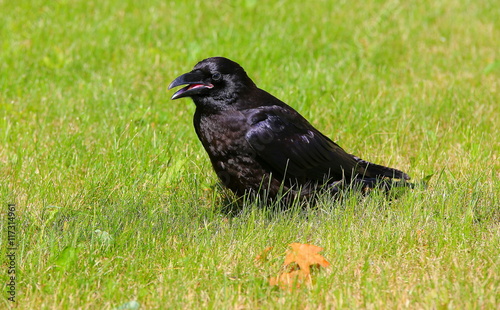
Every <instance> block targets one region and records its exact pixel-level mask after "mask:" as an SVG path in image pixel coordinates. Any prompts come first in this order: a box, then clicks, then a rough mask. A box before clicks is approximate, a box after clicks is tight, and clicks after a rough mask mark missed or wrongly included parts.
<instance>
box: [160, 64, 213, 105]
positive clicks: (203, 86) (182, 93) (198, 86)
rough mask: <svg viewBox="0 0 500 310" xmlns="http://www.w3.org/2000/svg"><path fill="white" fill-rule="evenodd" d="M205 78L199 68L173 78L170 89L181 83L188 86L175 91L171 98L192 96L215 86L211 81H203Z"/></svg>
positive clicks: (204, 92)
mask: <svg viewBox="0 0 500 310" xmlns="http://www.w3.org/2000/svg"><path fill="white" fill-rule="evenodd" d="M204 78H205V75H204V74H203V72H201V71H199V70H194V71H191V72H188V73H185V74H183V75H181V76H179V77H178V78H176V79H175V80H173V81H172V83H170V85H169V86H168V89H172V88H174V87H177V86H181V85H187V86H186V87H183V88H181V89H179V90H178V91H177V92H175V94H174V95H173V96H172V98H171V99H172V100H175V99H179V98H182V97H191V96H193V95H201V94H206V93H207V90H209V89H211V88H213V87H214V85H212V84H211V83H206V82H203V79H204Z"/></svg>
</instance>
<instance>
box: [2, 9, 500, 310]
mask: <svg viewBox="0 0 500 310" xmlns="http://www.w3.org/2000/svg"><path fill="white" fill-rule="evenodd" d="M499 21H500V12H499V10H498V4H497V3H496V2H495V1H488V0H484V1H465V0H444V1H427V0H426V1H420V2H416V1H415V2H410V3H407V2H400V1H363V2H360V3H354V2H352V1H351V2H349V1H344V2H335V1H326V0H325V1H319V0H313V1H308V2H304V1H301V2H298V1H297V2H296V3H295V4H294V3H285V2H282V1H280V2H276V3H275V4H264V3H263V2H262V3H261V2H257V1H252V0H247V1H233V2H223V1H191V2H189V1H184V2H179V1H178V2H175V3H174V2H173V1H171V2H167V1H153V0H146V1H128V0H127V1H64V0H63V1H39V0H31V1H23V0H19V1H0V46H1V49H0V116H1V118H0V182H1V186H0V191H1V192H0V193H1V204H2V205H1V213H0V214H1V215H2V217H1V221H0V225H1V228H2V237H1V240H2V246H1V247H2V257H3V258H2V261H3V262H4V264H3V265H2V266H3V267H2V270H1V271H0V274H1V278H0V279H1V280H2V283H7V282H8V278H7V276H8V275H7V263H6V262H5V261H6V259H5V254H3V253H4V252H6V251H7V246H6V245H7V243H6V242H7V215H8V214H7V211H8V207H7V204H8V203H15V204H16V214H17V232H18V234H17V245H18V249H17V252H16V253H17V260H16V263H17V273H16V275H17V279H16V280H17V290H16V293H17V296H16V300H17V301H16V304H13V303H11V302H9V301H8V300H7V296H8V295H7V291H6V288H5V287H4V289H3V291H2V293H3V297H5V298H2V299H1V301H0V307H2V308H3V307H5V306H9V307H12V306H14V305H17V306H18V307H19V308H20V309H114V308H115V309H117V308H119V307H120V306H122V308H125V303H127V302H130V301H134V300H135V301H137V302H138V303H139V304H140V307H141V309H167V308H172V309H197V308H212V309H253V308H261V309H269V308H277V309H279V308H281V309H331V308H369V309H381V308H412V309H437V308H440V309H441V308H442V309H464V308H481V309H496V308H498V306H499V305H500V226H499V224H500V209H499V205H500V203H499V192H500V180H499V178H500V159H499V153H500V138H499V136H500V130H499V129H500V122H499V120H500V108H499V102H500V93H499V92H500V59H499V54H498V52H499V46H500V39H499V38H500V22H499ZM218 55H220V56H226V57H229V58H231V59H233V60H235V61H237V62H239V63H240V64H241V65H242V66H243V67H244V68H245V69H246V70H247V72H248V73H249V75H250V76H251V77H252V78H253V79H254V80H255V82H256V83H257V84H258V85H259V86H260V87H261V88H264V89H266V90H268V91H270V92H271V93H273V94H274V95H276V96H277V97H279V98H281V99H282V100H284V101H285V102H287V103H289V104H290V105H291V106H293V107H295V108H296V109H297V110H298V111H299V112H301V113H302V114H303V115H304V116H305V117H306V118H308V119H309V120H310V121H311V122H312V123H313V124H314V125H315V126H317V127H318V128H319V129H320V130H321V131H322V132H324V133H325V134H327V135H328V136H330V137H331V138H332V139H334V140H335V141H337V142H338V143H339V144H340V145H342V146H343V147H344V148H345V149H346V150H347V151H349V152H351V153H354V154H356V155H359V156H360V157H362V158H364V159H367V160H370V161H374V162H376V163H380V164H384V165H389V166H394V167H397V168H400V169H402V170H404V171H407V172H408V173H409V174H410V175H411V176H412V177H413V179H415V180H419V179H421V178H423V177H424V176H426V175H429V174H432V173H434V174H435V175H434V176H433V178H432V179H431V182H430V184H429V188H428V189H427V190H415V191H412V192H409V193H406V194H405V195H403V196H402V197H400V198H399V199H397V200H394V201H388V200H387V199H385V198H384V197H382V196H381V195H376V194H375V195H372V196H370V197H367V198H364V199H357V198H356V197H353V198H352V199H347V200H345V201H341V202H335V201H331V200H329V199H323V200H322V201H321V203H320V204H319V205H318V207H317V208H315V209H307V210H296V209H292V210H289V211H287V212H277V211H273V210H272V209H271V208H259V207H257V206H255V205H254V204H252V203H251V202H249V203H248V205H246V206H245V207H244V210H243V212H242V213H241V214H239V215H237V216H232V215H228V214H226V213H225V212H224V211H223V209H224V204H225V202H224V200H223V199H222V197H221V195H222V194H221V192H220V191H218V190H214V188H213V185H214V184H215V183H216V176H215V174H214V173H213V172H212V170H211V167H210V163H209V161H208V158H207V156H206V154H205V152H204V150H203V149H202V147H201V145H200V143H199V142H198V140H197V138H196V135H195V133H194V129H193V127H192V123H191V122H192V115H193V113H194V105H193V104H192V102H191V101H190V100H188V99H184V100H179V101H174V102H172V101H170V100H169V97H170V96H171V94H172V93H171V92H168V91H167V86H168V84H169V82H170V81H171V80H173V79H174V78H175V77H177V76H178V75H179V74H181V73H184V72H186V71H188V70H190V69H191V67H192V66H194V64H195V63H196V62H197V61H199V60H201V59H203V58H206V57H210V56H218ZM96 230H99V231H100V233H98V232H96ZM292 242H302V243H312V244H315V245H318V246H321V247H323V248H324V251H323V252H322V254H323V255H324V256H325V257H326V258H327V259H328V260H329V261H330V262H331V263H332V265H331V268H330V269H329V270H325V271H323V272H320V273H318V274H317V275H316V276H315V278H314V281H315V283H314V285H313V286H312V287H311V288H301V289H298V290H295V291H292V292H287V291H281V290H279V289H277V288H274V287H271V286H269V284H268V279H269V277H271V276H275V275H276V273H277V272H279V270H280V265H281V263H282V260H283V255H284V252H285V250H286V248H287V244H289V243H292ZM268 246H273V247H274V248H273V250H272V252H271V257H272V259H271V260H270V261H269V262H267V263H256V262H255V261H254V257H255V256H256V255H257V254H259V253H260V252H261V251H262V250H263V249H264V248H266V247H268ZM3 249H5V251H4V250H3ZM129 305H131V304H129ZM129 308H133V307H129Z"/></svg>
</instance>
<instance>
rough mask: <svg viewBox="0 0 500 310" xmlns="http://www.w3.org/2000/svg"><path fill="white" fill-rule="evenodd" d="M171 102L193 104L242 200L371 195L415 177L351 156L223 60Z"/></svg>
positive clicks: (220, 171)
mask: <svg viewBox="0 0 500 310" xmlns="http://www.w3.org/2000/svg"><path fill="white" fill-rule="evenodd" d="M181 85H187V86H186V87H184V88H182V89H180V90H179V91H177V92H176V93H175V94H174V95H173V96H172V99H177V98H182V97H191V98H192V99H193V101H194V103H195V104H196V112H195V115H194V127H195V130H196V133H197V135H198V138H199V139H200V141H201V143H202V144H203V146H204V148H205V150H206V151H207V153H208V155H209V157H210V160H211V162H212V165H213V168H214V170H215V172H216V173H217V175H218V176H219V179H220V181H221V182H222V184H224V185H225V186H226V187H228V188H229V189H230V190H232V191H233V192H234V193H235V194H236V195H238V196H241V195H244V194H245V193H257V192H260V193H264V194H265V197H267V198H269V199H274V198H275V197H276V196H278V195H279V194H280V193H282V192H286V193H288V194H290V196H291V197H293V196H295V195H297V194H298V193H299V192H298V191H299V190H300V195H301V196H303V197H309V196H310V195H311V194H313V193H314V192H315V191H316V190H317V189H318V188H319V187H320V186H322V185H325V184H326V186H323V187H322V188H323V189H325V188H326V190H329V191H331V192H332V193H336V192H337V191H338V190H339V189H341V188H345V187H346V186H355V187H357V188H360V189H364V190H365V189H369V188H373V187H376V186H378V185H380V184H383V186H382V187H384V188H386V189H387V188H389V187H390V183H389V182H388V180H390V179H400V180H402V181H403V183H404V181H405V180H408V179H410V178H409V176H408V175H407V174H406V173H404V172H402V171H400V170H397V169H394V168H389V167H384V166H380V165H376V164H373V163H370V162H367V161H364V160H362V159H359V158H357V157H356V156H353V155H351V154H349V153H347V152H345V151H344V150H343V149H342V148H341V147H340V146H338V145H337V144H336V143H335V142H333V141H332V140H330V139H329V138H328V137H326V136H325V135H323V134H322V133H321V132H319V131H318V130H317V129H316V128H314V127H313V126H312V125H311V124H310V123H309V122H308V121H307V120H306V119H305V118H303V117H302V116H301V115H300V114H299V113H298V112H297V111H295V110H294V109H293V108H291V107H290V106H288V105H287V104H285V103H284V102H282V101H281V100H279V99H277V98H276V97H274V96H272V95H271V94H269V93H267V92H266V91H264V90H262V89H259V88H258V87H257V86H256V85H255V83H254V82H253V81H252V80H251V79H250V78H249V77H248V75H247V74H246V72H245V71H244V70H243V68H242V67H241V66H240V65H238V64H237V63H235V62H233V61H231V60H229V59H227V58H223V57H212V58H208V59H205V60H203V61H200V62H199V63H198V64H196V66H195V67H194V69H193V70H192V71H191V72H188V73H186V74H183V75H181V76H179V77H178V78H177V79H175V80H174V81H173V82H172V83H171V84H170V86H169V89H170V88H172V87H176V86H181Z"/></svg>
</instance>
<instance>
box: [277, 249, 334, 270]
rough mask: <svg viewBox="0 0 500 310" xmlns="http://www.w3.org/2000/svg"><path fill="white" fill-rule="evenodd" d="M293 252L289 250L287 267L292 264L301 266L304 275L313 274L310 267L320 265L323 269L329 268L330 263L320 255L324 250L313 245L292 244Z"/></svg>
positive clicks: (286, 260)
mask: <svg viewBox="0 0 500 310" xmlns="http://www.w3.org/2000/svg"><path fill="white" fill-rule="evenodd" d="M290 247H291V248H292V250H291V251H290V250H288V253H287V255H286V257H285V263H284V265H285V266H288V265H290V264H291V263H296V264H297V265H299V267H300V270H302V271H303V272H304V273H306V274H309V273H311V270H310V266H314V265H319V266H321V267H328V266H330V263H329V262H328V261H327V260H326V259H325V258H324V257H323V256H321V255H320V254H318V253H319V252H321V251H323V248H320V247H319V246H315V245H312V244H302V243H292V244H290Z"/></svg>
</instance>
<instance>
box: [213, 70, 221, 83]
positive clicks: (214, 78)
mask: <svg viewBox="0 0 500 310" xmlns="http://www.w3.org/2000/svg"><path fill="white" fill-rule="evenodd" d="M221 78H222V74H220V73H219V72H214V73H213V74H212V80H214V81H218V80H220V79H221Z"/></svg>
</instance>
